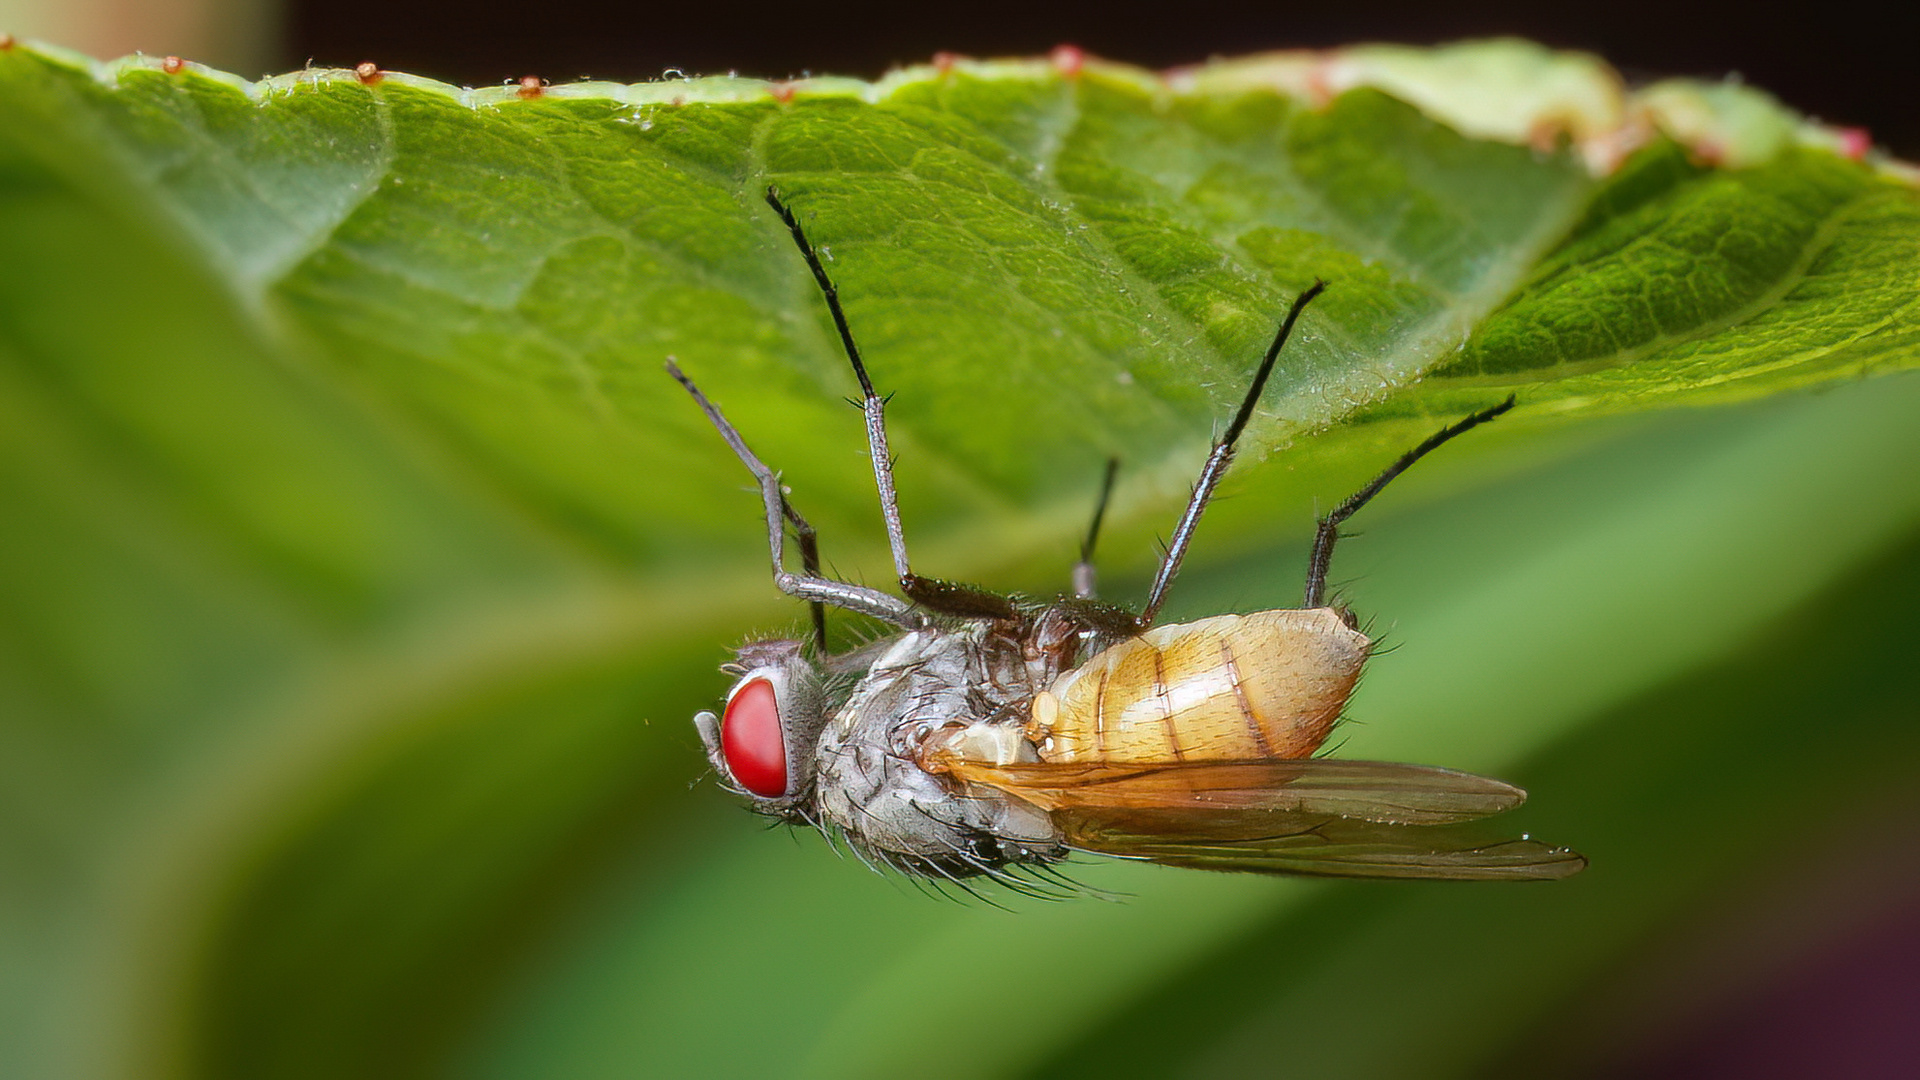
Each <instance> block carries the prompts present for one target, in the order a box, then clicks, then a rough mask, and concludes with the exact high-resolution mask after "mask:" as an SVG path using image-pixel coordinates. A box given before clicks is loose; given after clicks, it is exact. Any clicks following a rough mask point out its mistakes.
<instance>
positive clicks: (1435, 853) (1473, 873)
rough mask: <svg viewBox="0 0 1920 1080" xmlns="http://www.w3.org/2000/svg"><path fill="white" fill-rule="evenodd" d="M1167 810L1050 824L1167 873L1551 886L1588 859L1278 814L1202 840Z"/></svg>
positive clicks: (1068, 816) (1422, 829) (1466, 834)
mask: <svg viewBox="0 0 1920 1080" xmlns="http://www.w3.org/2000/svg"><path fill="white" fill-rule="evenodd" d="M1164 814H1165V812H1164V811H1149V812H1145V813H1144V814H1143V812H1141V811H1112V810H1099V809H1074V810H1063V811H1056V812H1055V814H1054V819H1055V821H1056V822H1058V823H1059V824H1060V826H1061V827H1062V830H1063V831H1064V832H1065V834H1066V837H1067V842H1068V843H1069V844H1071V845H1073V846H1074V847H1077V848H1081V849H1084V850H1087V851H1098V852H1101V853H1103V854H1107V855H1119V856H1123V857H1126V858H1135V859H1148V860H1151V861H1153V862H1157V863H1163V864H1165V865H1167V866H1184V867H1191V868H1194V869H1200V870H1237V871H1242V872H1248V873H1256V874H1309V875H1314V876H1318V877H1365V878H1408V879H1424V880H1432V881H1550V880H1553V879H1555V878H1563V877H1567V876H1569V875H1572V874H1577V873H1579V872H1580V871H1581V870H1584V869H1585V868H1586V865H1587V860H1586V859H1585V857H1583V856H1581V855H1580V854H1578V853H1577V852H1574V851H1570V850H1568V849H1566V848H1557V847H1552V846H1550V845H1547V844H1543V843H1540V842H1539V841H1537V840H1531V839H1526V838H1520V839H1507V840H1498V839H1489V838H1488V837H1486V836H1484V835H1481V834H1480V832H1479V830H1476V829H1470V828H1462V827H1460V826H1458V825H1392V824H1386V823H1382V822H1376V821H1356V820H1354V819H1352V818H1342V817H1320V818H1312V817H1310V816H1309V815H1302V814H1296V813H1290V812H1286V811H1281V812H1278V813H1276V814H1274V815H1273V816H1272V819H1271V820H1269V822H1268V826H1269V828H1271V829H1272V830H1274V831H1272V832H1270V833H1268V834H1267V835H1265V836H1250V837H1240V838H1232V837H1218V836H1208V835H1206V833H1207V830H1206V829H1205V828H1204V827H1203V826H1202V827H1196V825H1200V824H1201V823H1196V822H1194V821H1192V820H1191V819H1188V820H1182V821H1178V822H1174V821H1168V820H1166V819H1165V818H1164Z"/></svg>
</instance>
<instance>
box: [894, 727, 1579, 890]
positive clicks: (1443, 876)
mask: <svg viewBox="0 0 1920 1080" xmlns="http://www.w3.org/2000/svg"><path fill="white" fill-rule="evenodd" d="M929 764H930V765H931V766H933V767H935V768H938V769H943V770H944V771H946V772H948V773H949V774H951V775H953V776H954V777H956V778H957V779H960V780H963V781H965V782H967V783H972V784H985V785H987V786H990V787H994V788H997V789H999V790H1002V791H1005V792H1008V793H1009V794H1012V795H1015V796H1017V797H1019V798H1021V799H1023V800H1026V801H1028V802H1031V803H1033V804H1034V805H1036V806H1039V807H1040V808H1042V809H1044V810H1047V811H1050V812H1051V813H1052V816H1053V819H1054V821H1055V823H1056V824H1057V825H1058V826H1059V827H1060V829H1061V831H1062V832H1063V833H1064V834H1065V836H1066V839H1067V842H1068V843H1070V844H1072V845H1073V846H1074V847H1078V848H1082V849H1084V850H1087V851H1097V852H1101V853H1104V854H1108V855H1118V856H1122V857H1126V858H1137V859H1148V860H1151V861H1153V862H1158V863H1164V864H1166V865H1168V866H1184V867H1194V868H1198V869H1205V870H1235V871H1243V872H1252V873H1265V874H1312V875H1320V876H1329V877H1370V878H1421V879H1430V880H1454V881H1492V880H1509V881H1513V880H1522V881H1524V880H1546V879H1552V878H1561V877H1566V876H1568V875H1570V874H1574V873H1577V872H1579V871H1580V870H1581V869H1583V868H1584V867H1585V866H1586V864H1587V861H1586V859H1585V858H1583V857H1582V856H1580V855H1579V854H1577V853H1575V852H1572V851H1569V850H1567V849H1565V848H1555V847H1551V846H1549V845H1546V844H1542V843H1539V842H1538V841H1535V840H1530V839H1524V838H1522V839H1498V838H1489V837H1487V836H1486V835H1485V834H1484V833H1483V832H1481V830H1479V829H1477V828H1475V827H1472V826H1468V825H1464V824H1463V823H1467V822H1472V821H1474V820H1476V819H1479V818H1484V817H1487V816H1489V815H1491V814H1497V813H1499V812H1500V811H1502V810H1508V809H1511V808H1513V807H1515V806H1518V805H1520V804H1521V803H1522V802H1524V801H1525V800H1526V797H1527V796H1526V792H1524V791H1521V790H1520V789H1519V788H1517V787H1514V786H1513V785H1511V784H1506V783H1502V782H1501V781H1498V780H1491V779H1488V778H1486V777H1483V776H1475V775H1473V774H1471V773H1463V772H1457V771H1455V770H1452V769H1439V768H1433V767H1430V766H1425V765H1406V764H1400V763H1397V762H1385V761H1344V760H1339V759H1334V758H1311V759H1305V760H1297V761H1296V760H1271V759H1265V760H1257V761H1195V762H1154V763H1133V764H1122V763H1111V762H1109V763H1104V764H1091V763H1049V762H1035V763H1021V764H1013V765H991V764H986V763H982V762H977V761H971V760H965V759H958V758H950V757H944V756H943V757H940V758H937V759H936V760H935V761H934V762H930V763H929Z"/></svg>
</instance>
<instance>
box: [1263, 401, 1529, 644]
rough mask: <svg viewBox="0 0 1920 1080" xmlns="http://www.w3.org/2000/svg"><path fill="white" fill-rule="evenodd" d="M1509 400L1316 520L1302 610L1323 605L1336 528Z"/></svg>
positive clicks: (1418, 450)
mask: <svg viewBox="0 0 1920 1080" xmlns="http://www.w3.org/2000/svg"><path fill="white" fill-rule="evenodd" d="M1513 401H1514V399H1513V396H1512V395H1511V394H1509V395H1508V396H1507V400H1505V401H1503V402H1501V403H1500V404H1498V405H1495V406H1494V407H1492V408H1490V409H1482V410H1481V411H1479V412H1477V413H1474V414H1473V415H1471V416H1469V417H1467V418H1466V419H1464V420H1462V421H1460V422H1459V423H1457V424H1454V425H1452V426H1450V427H1443V428H1441V429H1440V430H1439V431H1436V432H1434V433H1433V434H1432V435H1431V436H1428V438H1427V441H1426V442H1423V443H1421V444H1420V445H1419V446H1416V447H1414V448H1413V449H1411V450H1409V451H1407V452H1406V453H1404V454H1402V455H1400V460H1398V461H1396V462H1394V463H1393V464H1392V465H1389V466H1387V468H1386V471H1385V472H1382V473H1381V474H1380V475H1379V476H1376V477H1374V478H1373V482H1372V483H1370V484H1368V485H1367V486H1366V487H1363V488H1361V489H1360V490H1359V491H1356V492H1354V493H1353V494H1351V495H1349V496H1347V498H1346V501H1345V502H1343V503H1341V504H1340V505H1339V506H1336V507H1334V508H1333V512H1332V513H1329V514H1328V515H1327V516H1326V517H1323V518H1321V519H1320V528H1319V531H1317V532H1316V533H1314V537H1313V554H1312V555H1311V556H1309V557H1308V559H1307V594H1306V600H1305V602H1304V603H1303V604H1302V605H1301V606H1303V607H1309V608H1317V607H1320V606H1321V605H1322V604H1323V603H1324V602H1325V594H1326V590H1327V566H1328V565H1329V564H1330V563H1332V562H1333V542H1334V541H1335V540H1338V539H1340V524H1341V522H1344V521H1346V520H1347V519H1348V518H1350V517H1352V516H1353V515H1354V514H1355V512H1357V511H1358V510H1359V509H1360V508H1361V507H1363V506H1365V505H1367V503H1368V501H1369V500H1371V499H1372V498H1373V497H1374V496H1375V495H1378V494H1380V489H1381V488H1383V487H1386V486H1387V483H1388V482H1389V481H1391V480H1392V479H1393V478H1394V477H1396V476H1399V475H1400V474H1401V473H1403V472H1406V471H1407V468H1408V467H1409V466H1411V465H1412V464H1413V463H1414V462H1416V461H1419V460H1420V459H1421V458H1423V457H1425V456H1427V455H1428V454H1429V453H1431V452H1433V451H1434V450H1436V449H1438V448H1439V446H1440V445H1441V444H1442V443H1444V442H1446V441H1447V440H1449V439H1452V438H1453V437H1454V436H1456V435H1461V434H1464V433H1466V432H1468V431H1472V430H1473V429H1474V428H1476V427H1479V426H1480V425H1481V424H1484V423H1486V422H1487V421H1489V420H1492V419H1493V418H1494V417H1496V416H1499V415H1500V414H1501V413H1503V412H1506V411H1507V410H1508V409H1511V408H1513Z"/></svg>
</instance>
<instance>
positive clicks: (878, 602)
mask: <svg viewBox="0 0 1920 1080" xmlns="http://www.w3.org/2000/svg"><path fill="white" fill-rule="evenodd" d="M666 366H667V374H669V375H672V376H673V377H674V379H675V380H677V381H678V382H679V383H680V385H681V386H683V387H685V388H686V391H687V393H689V394H691V395H693V400H694V402H695V403H696V404H698V405H699V406H700V411H702V412H704V413H706V415H707V420H708V421H709V422H710V423H712V424H713V426H714V428H715V429H716V430H718V431H719V432H720V437H721V438H722V439H725V440H726V443H727V445H728V446H729V447H731V448H732V449H733V453H734V456H735V457H737V458H739V459H740V462H741V464H743V465H745V466H746V467H747V471H748V472H750V473H752V474H753V478H754V480H756V481H757V482H758V483H759V485H760V498H761V502H762V503H763V504H764V505H765V507H766V512H767V547H768V550H769V553H770V554H771V556H772V559H773V583H774V585H775V586H776V587H778V588H779V589H780V591H781V592H784V593H786V594H788V595H789V596H797V597H799V598H800V599H802V600H806V601H809V602H811V603H815V604H821V603H825V604H832V605H834V606H835V607H841V608H845V609H847V610H848V611H853V612H857V613H859V614H861V615H870V616H872V617H874V618H876V619H880V620H883V621H885V622H889V623H892V624H893V625H895V626H899V627H902V628H905V629H908V630H914V629H918V628H919V627H921V626H923V625H925V619H924V618H923V617H922V616H921V615H920V614H919V613H918V612H915V611H914V610H913V608H912V607H911V606H909V605H908V604H907V603H906V602H905V601H903V600H901V599H900V598H899V597H895V596H889V595H887V594H886V593H883V592H880V591H878V590H877V589H869V588H867V587H866V586H864V585H853V584H850V583H848V582H844V581H833V580H831V579H828V578H823V577H820V576H819V575H818V573H817V572H816V569H815V568H816V566H817V565H818V558H819V553H818V551H817V550H815V551H814V553H813V555H812V556H811V557H810V558H811V561H812V563H813V564H814V565H810V566H808V567H807V575H806V576H801V575H797V574H794V573H792V572H790V571H788V570H787V568H786V538H787V529H786V525H787V522H788V521H789V520H792V519H796V518H799V514H798V513H797V512H796V511H795V510H794V509H793V508H792V507H791V506H790V505H788V503H787V496H786V492H784V491H782V490H781V488H780V474H779V473H776V472H774V471H773V470H772V469H769V468H768V467H767V466H766V463H765V462H762V461H761V460H760V459H759V458H758V457H757V456H755V455H754V452H753V451H752V450H750V449H748V448H747V444H746V440H744V439H742V438H741V437H740V433H739V432H738V431H737V430H735V429H734V426H733V425H732V424H731V423H729V422H728V421H727V418H726V417H725V416H724V415H722V414H721V412H720V407H719V406H717V405H715V404H714V403H713V402H711V401H708V400H707V396H706V395H705V394H703V393H701V392H700V388H699V387H697V386H695V385H694V384H693V380H692V379H689V378H687V376H686V374H685V373H684V372H682V371H681V370H680V365H678V364H676V363H674V361H673V359H672V358H671V357H669V358H668V359H667V365H666ZM802 520H803V521H804V519H802ZM812 532H813V527H812V526H811V525H808V526H806V528H805V530H804V533H803V535H805V536H808V537H811V535H812ZM801 543H802V548H803V551H802V556H801V557H802V559H808V558H809V556H808V555H807V554H806V553H805V548H806V547H807V546H808V545H809V544H810V543H811V540H803V541H802V542H801Z"/></svg>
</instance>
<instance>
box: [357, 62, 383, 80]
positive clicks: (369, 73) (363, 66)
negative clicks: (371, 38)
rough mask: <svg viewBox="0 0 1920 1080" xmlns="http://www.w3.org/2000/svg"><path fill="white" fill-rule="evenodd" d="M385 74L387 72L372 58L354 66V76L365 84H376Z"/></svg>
mask: <svg viewBox="0 0 1920 1080" xmlns="http://www.w3.org/2000/svg"><path fill="white" fill-rule="evenodd" d="M385 75H386V72H384V71H381V70H380V65H379V64H376V63H374V62H373V61H371V60H363V61H361V62H360V63H358V64H356V65H354V68H353V76H354V78H356V79H359V80H360V82H361V84H362V85H364V86H373V85H375V84H376V83H378V82H379V81H380V80H381V79H382V78H383V77H384V76H385Z"/></svg>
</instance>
